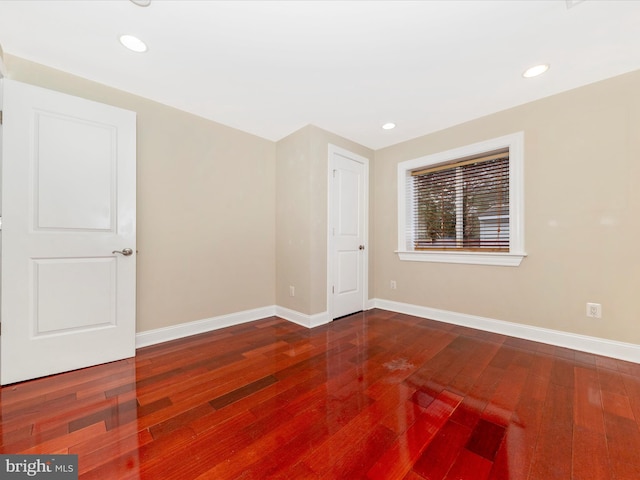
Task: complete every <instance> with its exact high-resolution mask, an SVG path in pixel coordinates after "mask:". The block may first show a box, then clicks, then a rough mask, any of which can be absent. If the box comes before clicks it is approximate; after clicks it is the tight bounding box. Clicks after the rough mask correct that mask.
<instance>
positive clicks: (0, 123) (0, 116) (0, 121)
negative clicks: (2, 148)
mask: <svg viewBox="0 0 640 480" xmlns="http://www.w3.org/2000/svg"><path fill="white" fill-rule="evenodd" d="M0 125H2V110H0Z"/></svg>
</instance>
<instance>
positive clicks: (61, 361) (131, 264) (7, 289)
mask: <svg viewBox="0 0 640 480" xmlns="http://www.w3.org/2000/svg"><path fill="white" fill-rule="evenodd" d="M2 82H3V85H2V93H3V96H2V99H3V105H2V110H3V125H2V127H1V128H2V205H1V207H2V212H1V213H2V231H1V241H2V263H1V269H2V288H1V295H2V296H1V297H0V301H1V304H2V305H1V321H2V331H1V335H0V343H1V351H0V383H2V384H3V385H6V384H9V383H14V382H18V381H22V380H27V379H31V378H36V377H42V376H45V375H51V374H54V373H60V372H64V371H69V370H75V369H78V368H83V367H87V366H91V365H97V364H100V363H105V362H110V361H114V360H119V359H123V358H127V357H132V356H134V355H135V277H136V259H135V256H136V209H135V202H136V198H135V190H136V144H135V135H136V129H135V123H136V117H135V113H133V112H129V111H126V110H122V109H119V108H115V107H112V106H108V105H103V104H100V103H96V102H91V101H88V100H84V99H80V98H76V97H72V96H69V95H64V94H61V93H58V92H53V91H50V90H45V89H42V88H38V87H34V86H31V85H26V84H22V83H19V82H15V81H11V80H7V79H5V80H2ZM125 249H126V250H125ZM113 252H116V253H113ZM117 252H122V253H117Z"/></svg>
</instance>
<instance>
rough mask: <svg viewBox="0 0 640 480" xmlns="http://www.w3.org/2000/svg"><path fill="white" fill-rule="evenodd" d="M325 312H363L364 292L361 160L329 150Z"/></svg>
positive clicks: (364, 206)
mask: <svg viewBox="0 0 640 480" xmlns="http://www.w3.org/2000/svg"><path fill="white" fill-rule="evenodd" d="M330 169H331V172H332V173H331V177H330V182H331V183H330V186H331V188H330V211H331V215H330V221H331V222H332V225H330V241H329V243H330V251H329V262H330V267H329V271H330V272H331V276H332V278H331V280H332V284H331V288H330V294H329V295H330V297H329V305H330V306H329V310H330V313H331V316H332V318H338V317H341V316H344V315H348V314H350V313H354V312H358V311H360V310H364V309H365V305H366V300H367V297H368V292H367V281H366V280H367V253H368V252H367V250H366V238H367V226H366V219H367V201H368V195H367V185H368V164H367V160H366V159H365V158H362V157H359V156H357V155H354V154H352V153H350V152H347V151H344V150H341V149H338V148H337V147H332V148H330Z"/></svg>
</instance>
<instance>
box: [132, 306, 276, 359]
mask: <svg viewBox="0 0 640 480" xmlns="http://www.w3.org/2000/svg"><path fill="white" fill-rule="evenodd" d="M275 314H276V307H275V306H273V305H271V306H268V307H262V308H255V309H253V310H245V311H242V312H237V313H230V314H228V315H220V316H218V317H212V318H205V319H204V320H196V321H195V322H187V323H181V324H179V325H172V326H170V327H164V328H157V329H155V330H147V331H145V332H140V333H136V348H141V347H148V346H149V345H155V344H157V343H162V342H169V341H171V340H177V339H179V338H184V337H189V336H191V335H197V334H199V333H206V332H211V331H213V330H218V329H220V328H226V327H232V326H234V325H240V324H241V323H247V322H253V321H255V320H260V319H262V318H267V317H272V316H274V315H275Z"/></svg>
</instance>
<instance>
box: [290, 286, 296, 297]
mask: <svg viewBox="0 0 640 480" xmlns="http://www.w3.org/2000/svg"><path fill="white" fill-rule="evenodd" d="M289 296H290V297H295V296H296V287H294V286H293V285H289Z"/></svg>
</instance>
